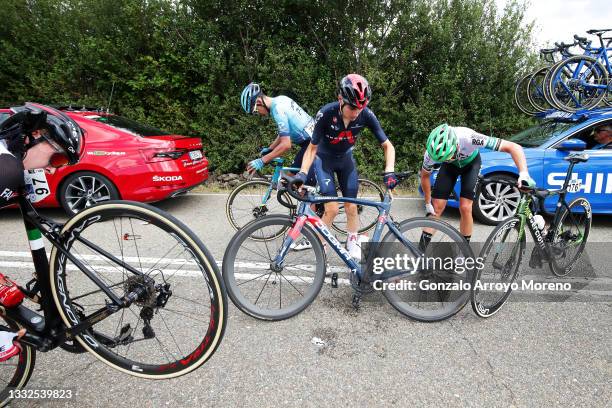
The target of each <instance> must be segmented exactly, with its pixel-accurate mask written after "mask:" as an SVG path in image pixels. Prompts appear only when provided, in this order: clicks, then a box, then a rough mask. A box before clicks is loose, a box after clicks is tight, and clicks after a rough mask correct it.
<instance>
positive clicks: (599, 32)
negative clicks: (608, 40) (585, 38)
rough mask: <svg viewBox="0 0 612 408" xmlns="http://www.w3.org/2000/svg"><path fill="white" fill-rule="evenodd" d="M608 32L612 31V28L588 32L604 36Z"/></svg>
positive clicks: (588, 32)
mask: <svg viewBox="0 0 612 408" xmlns="http://www.w3.org/2000/svg"><path fill="white" fill-rule="evenodd" d="M608 31H612V28H602V29H600V30H589V31H587V34H603V33H607V32H608Z"/></svg>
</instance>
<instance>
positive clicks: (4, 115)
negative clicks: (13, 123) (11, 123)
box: [0, 112, 9, 123]
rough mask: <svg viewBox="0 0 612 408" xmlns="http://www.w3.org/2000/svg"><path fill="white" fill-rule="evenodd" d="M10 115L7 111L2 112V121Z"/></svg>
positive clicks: (0, 117) (0, 120)
mask: <svg viewBox="0 0 612 408" xmlns="http://www.w3.org/2000/svg"><path fill="white" fill-rule="evenodd" d="M8 117H9V114H8V113H6V112H0V123H2V122H4V120H5V119H6V118H8Z"/></svg>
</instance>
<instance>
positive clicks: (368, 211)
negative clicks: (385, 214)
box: [332, 179, 385, 235]
mask: <svg viewBox="0 0 612 408" xmlns="http://www.w3.org/2000/svg"><path fill="white" fill-rule="evenodd" d="M358 182H359V190H358V193H357V198H359V199H362V200H370V201H383V200H384V198H385V192H384V191H383V190H382V188H380V186H379V185H378V184H376V183H375V182H373V181H370V180H367V179H359V180H358ZM357 215H358V216H359V230H358V231H357V232H359V233H360V234H363V233H366V232H368V231H370V230H371V229H372V228H374V226H375V225H376V221H377V220H378V210H377V209H376V207H368V206H365V205H357ZM346 223H347V218H346V212H345V211H344V203H340V208H339V211H338V215H337V216H336V218H334V222H333V223H332V229H333V230H334V231H336V232H338V233H340V234H345V235H346V233H347V230H346Z"/></svg>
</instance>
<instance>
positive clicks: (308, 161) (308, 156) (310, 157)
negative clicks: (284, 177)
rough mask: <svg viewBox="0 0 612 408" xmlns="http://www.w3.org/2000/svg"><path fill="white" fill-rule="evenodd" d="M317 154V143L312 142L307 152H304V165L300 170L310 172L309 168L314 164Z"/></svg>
mask: <svg viewBox="0 0 612 408" xmlns="http://www.w3.org/2000/svg"><path fill="white" fill-rule="evenodd" d="M316 155H317V145H316V144H312V142H311V143H310V144H309V145H308V148H307V149H306V152H304V158H303V159H302V167H301V168H300V171H301V172H302V173H305V174H308V170H310V166H312V162H313V161H314V159H315V157H316Z"/></svg>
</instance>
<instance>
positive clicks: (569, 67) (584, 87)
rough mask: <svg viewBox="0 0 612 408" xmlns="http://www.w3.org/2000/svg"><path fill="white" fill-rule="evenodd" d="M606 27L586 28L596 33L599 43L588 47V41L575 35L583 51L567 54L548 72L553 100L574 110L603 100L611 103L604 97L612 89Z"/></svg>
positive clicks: (565, 107) (556, 103)
mask: <svg viewBox="0 0 612 408" xmlns="http://www.w3.org/2000/svg"><path fill="white" fill-rule="evenodd" d="M608 31H612V29H605V30H589V31H587V33H588V34H594V35H597V37H599V42H600V47H598V48H591V46H590V44H591V42H590V41H587V39H586V38H582V37H579V36H574V38H576V39H577V40H578V41H579V42H580V43H581V47H582V48H583V49H584V50H585V53H584V55H576V56H572V57H570V58H567V59H566V60H565V61H563V63H560V64H558V65H557V66H556V67H555V69H554V70H553V71H552V73H551V74H550V80H549V83H548V84H547V85H548V87H549V90H548V93H549V95H550V96H551V99H552V101H553V102H554V104H555V105H557V106H558V107H559V108H561V109H562V110H565V111H567V112H576V111H578V110H580V109H591V108H593V107H595V106H597V105H598V104H599V103H600V102H601V101H602V100H604V101H605V103H606V104H610V102H611V101H610V100H609V99H604V98H606V96H607V94H608V92H610V91H611V89H610V86H611V83H610V80H609V78H610V76H612V65H611V63H610V57H609V56H608V53H609V52H610V51H611V50H612V48H611V47H609V46H610V42H608V44H604V40H609V39H610V38H603V37H602V35H603V33H605V32H608Z"/></svg>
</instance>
